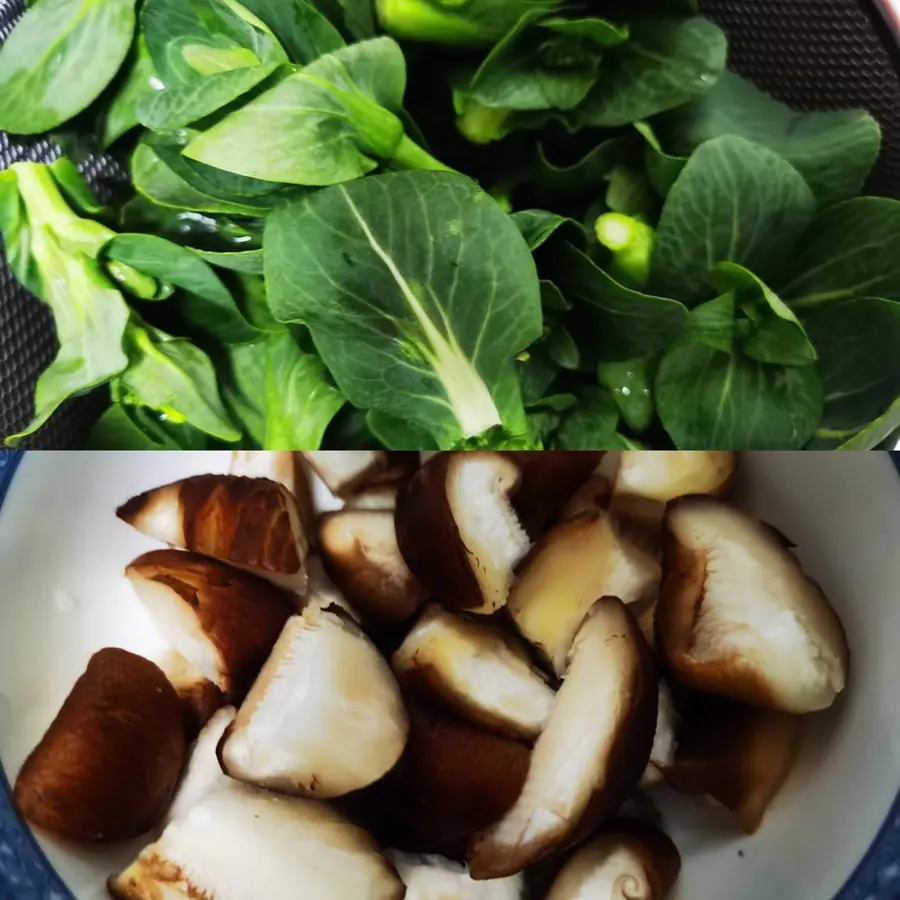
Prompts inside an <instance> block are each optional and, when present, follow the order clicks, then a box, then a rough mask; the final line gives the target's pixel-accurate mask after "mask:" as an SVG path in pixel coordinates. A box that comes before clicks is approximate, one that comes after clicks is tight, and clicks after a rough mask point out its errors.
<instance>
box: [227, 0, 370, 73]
mask: <svg viewBox="0 0 900 900" xmlns="http://www.w3.org/2000/svg"><path fill="white" fill-rule="evenodd" d="M243 5H244V6H245V7H246V8H247V9H249V10H250V11H251V12H252V13H255V14H256V15H257V16H259V18H260V19H261V20H262V21H264V22H265V23H266V24H267V25H268V26H269V27H270V28H271V29H272V31H273V32H274V33H275V36H276V37H277V38H278V40H279V41H280V42H281V44H282V46H283V47H284V48H285V50H286V51H287V53H288V55H289V56H290V58H291V59H292V60H293V61H294V62H295V63H300V64H302V65H307V64H308V63H311V62H313V60H316V59H318V58H319V57H320V56H322V55H323V54H325V53H332V52H333V51H335V50H340V48H341V47H343V46H344V43H345V42H344V39H343V38H342V37H341V33H340V32H339V31H338V30H337V28H335V26H334V25H332V24H331V22H330V21H329V20H328V19H327V18H326V16H325V15H324V14H323V13H321V12H320V11H319V10H318V9H316V7H315V6H314V5H313V4H312V3H307V2H306V0H243ZM362 5H363V4H360V6H362ZM369 20H370V21H371V13H369ZM373 34H374V32H373V31H372V30H371V29H368V33H367V34H366V35H365V36H366V37H371V36H372V35H373Z"/></svg>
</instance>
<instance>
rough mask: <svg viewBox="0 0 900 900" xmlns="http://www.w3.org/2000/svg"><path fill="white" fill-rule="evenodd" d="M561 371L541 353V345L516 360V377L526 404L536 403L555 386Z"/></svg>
mask: <svg viewBox="0 0 900 900" xmlns="http://www.w3.org/2000/svg"><path fill="white" fill-rule="evenodd" d="M558 373H559V370H558V369H557V367H556V366H555V365H553V363H552V362H550V360H549V359H548V358H547V357H546V355H545V354H544V353H543V352H541V348H540V345H536V346H535V347H533V348H531V349H530V350H528V351H527V352H526V353H523V354H521V355H520V357H519V358H518V359H517V360H516V375H517V377H518V379H519V385H520V388H521V392H522V400H523V402H525V403H526V404H532V403H535V402H536V401H537V400H539V399H540V398H541V397H543V396H544V394H546V393H547V391H548V390H549V388H550V385H551V384H553V381H554V380H555V378H556V376H557V374H558Z"/></svg>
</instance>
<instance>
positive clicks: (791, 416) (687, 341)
mask: <svg viewBox="0 0 900 900" xmlns="http://www.w3.org/2000/svg"><path fill="white" fill-rule="evenodd" d="M656 407H657V410H658V412H659V417H660V419H661V420H662V423H663V426H664V427H665V429H666V431H667V432H668V433H669V436H670V437H671V438H672V440H673V441H674V443H675V446H676V447H677V448H678V449H679V450H799V449H800V448H802V447H803V446H805V445H806V443H807V441H809V439H810V438H811V437H812V436H813V434H815V431H816V428H817V426H818V424H819V421H820V418H821V415H822V385H821V382H820V380H819V377H818V375H817V374H816V369H815V367H814V366H803V367H800V366H772V365H766V364H764V363H760V362H756V361H755V360H752V359H749V358H748V357H746V356H744V355H743V354H742V353H731V354H728V353H722V352H721V351H719V350H714V349H713V348H712V347H709V346H707V345H706V344H703V343H701V342H700V341H698V340H696V338H693V337H687V338H684V339H683V340H681V341H679V342H678V343H677V344H675V345H674V346H673V347H671V348H670V349H669V350H668V351H667V352H666V353H665V355H664V356H663V358H662V361H661V363H660V366H659V370H658V372H657V375H656Z"/></svg>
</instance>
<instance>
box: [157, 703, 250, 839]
mask: <svg viewBox="0 0 900 900" xmlns="http://www.w3.org/2000/svg"><path fill="white" fill-rule="evenodd" d="M236 713H237V710H236V709H235V708H234V707H233V706H223V707H222V708H221V709H220V710H219V711H218V712H216V714H215V715H214V716H213V717H212V718H211V719H210V720H209V721H208V722H207V723H206V725H205V726H204V727H203V730H202V731H201V732H200V734H199V736H198V737H197V740H196V741H195V742H194V746H193V749H192V750H191V755H190V759H189V760H188V764H187V768H186V769H185V771H184V776H183V777H182V779H181V783H180V784H179V785H178V791H177V792H176V794H175V799H174V800H173V801H172V805H171V806H170V807H169V812H168V814H167V815H166V824H168V823H169V822H171V821H173V820H174V819H180V818H181V817H182V816H183V815H185V813H187V812H188V811H189V810H190V809H191V808H192V807H194V806H196V805H197V804H198V803H199V802H200V801H201V800H202V799H203V798H204V797H205V796H206V795H207V794H208V793H209V792H210V791H214V790H216V789H217V788H221V787H223V786H225V787H227V785H228V782H229V781H230V779H229V778H228V776H227V775H226V774H225V773H224V772H223V771H222V767H221V766H220V765H219V757H218V755H217V748H218V746H219V741H221V740H222V735H223V734H225V729H226V728H228V726H229V725H230V724H231V723H232V722H233V721H234V717H235V714H236Z"/></svg>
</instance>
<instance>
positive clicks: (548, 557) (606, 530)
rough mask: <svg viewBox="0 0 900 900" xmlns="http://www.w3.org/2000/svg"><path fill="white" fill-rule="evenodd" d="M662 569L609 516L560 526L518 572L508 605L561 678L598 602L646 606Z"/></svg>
mask: <svg viewBox="0 0 900 900" xmlns="http://www.w3.org/2000/svg"><path fill="white" fill-rule="evenodd" d="M658 583H659V565H658V563H657V562H656V561H655V560H654V559H653V558H652V557H650V556H648V555H647V554H645V553H642V552H641V551H640V550H639V549H637V548H636V547H634V546H633V545H632V544H630V543H628V542H627V541H624V540H622V538H621V536H620V535H619V533H618V531H617V529H616V527H615V523H614V522H613V519H612V518H611V516H610V515H609V514H608V513H606V512H604V511H599V510H598V511H596V512H593V513H584V514H582V515H579V516H576V517H575V518H573V519H569V520H567V521H565V522H560V523H559V524H558V525H556V526H554V527H553V528H551V529H550V531H548V532H547V533H546V534H545V535H544V536H543V537H542V538H541V539H540V540H539V541H538V542H537V543H536V544H535V545H534V547H533V548H532V549H531V552H530V553H529V554H528V556H527V557H526V558H525V559H524V560H523V561H522V563H521V565H520V566H519V568H518V570H517V573H516V581H515V584H514V585H513V588H512V590H511V591H510V595H509V602H508V604H507V606H508V609H509V613H510V615H511V616H512V618H513V621H514V622H515V623H516V627H517V628H518V629H519V631H520V632H521V634H522V635H523V637H525V638H526V640H528V641H529V643H531V644H532V645H533V646H534V647H535V648H536V649H537V650H538V651H539V652H540V653H541V654H542V655H543V656H544V657H545V658H546V659H547V660H548V661H549V663H550V665H551V666H552V667H553V670H554V672H556V674H557V675H562V674H563V672H564V671H565V667H566V655H567V653H568V652H569V648H570V647H571V646H572V641H573V640H574V639H575V635H576V633H577V632H578V629H579V627H580V626H581V623H582V622H583V621H584V618H585V616H586V615H587V614H588V612H589V611H590V609H591V607H592V606H593V605H594V603H595V602H596V600H597V598H598V597H603V596H616V597H619V598H620V599H621V600H622V601H623V602H624V603H626V604H631V603H634V604H642V603H645V602H648V600H649V599H652V598H654V597H655V595H656V591H657V585H658Z"/></svg>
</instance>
